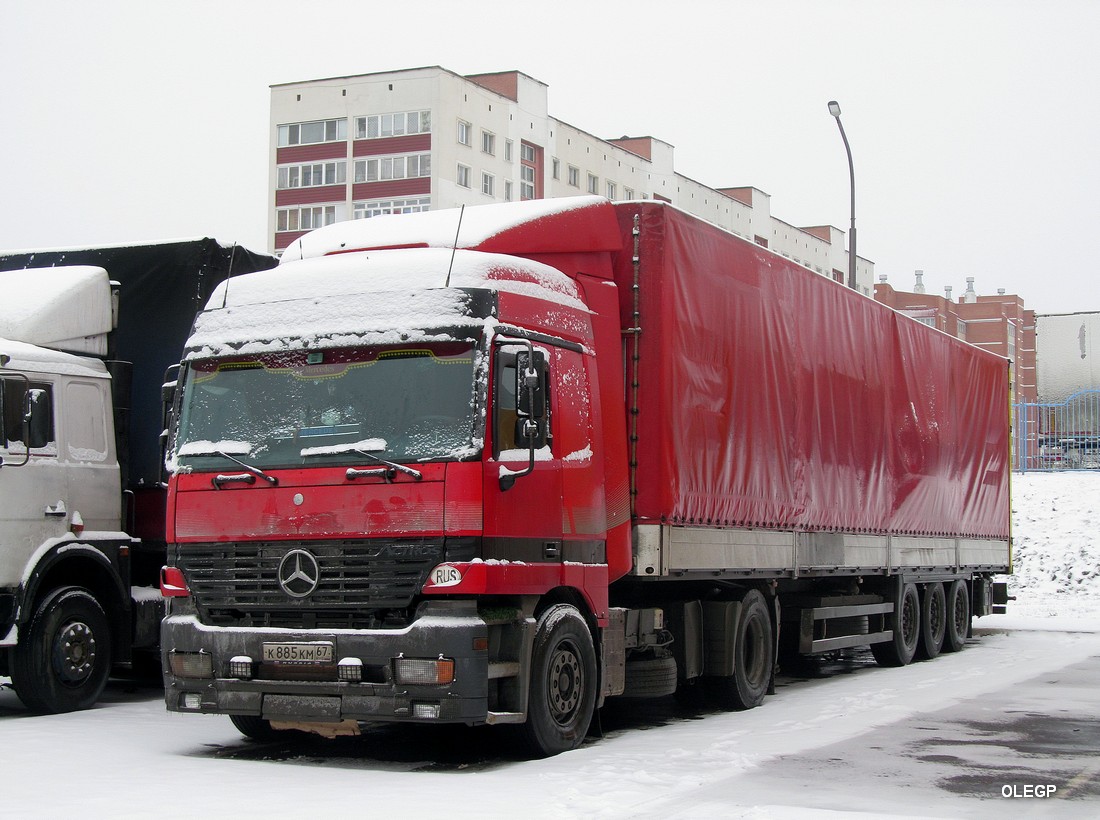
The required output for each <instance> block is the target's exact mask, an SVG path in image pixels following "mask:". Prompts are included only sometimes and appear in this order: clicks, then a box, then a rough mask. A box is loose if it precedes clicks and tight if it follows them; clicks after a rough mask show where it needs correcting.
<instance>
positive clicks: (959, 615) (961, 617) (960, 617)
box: [953, 592, 970, 638]
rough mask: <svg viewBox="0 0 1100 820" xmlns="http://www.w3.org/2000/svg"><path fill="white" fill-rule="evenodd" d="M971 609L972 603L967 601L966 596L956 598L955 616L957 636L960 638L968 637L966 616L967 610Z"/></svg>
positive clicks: (961, 595)
mask: <svg viewBox="0 0 1100 820" xmlns="http://www.w3.org/2000/svg"><path fill="white" fill-rule="evenodd" d="M969 608H970V602H969V601H967V600H966V596H965V595H963V594H961V592H960V594H958V595H956V596H955V612H954V614H953V617H954V620H955V634H956V635H957V636H958V637H960V638H965V637H966V615H967V610H968V609H969Z"/></svg>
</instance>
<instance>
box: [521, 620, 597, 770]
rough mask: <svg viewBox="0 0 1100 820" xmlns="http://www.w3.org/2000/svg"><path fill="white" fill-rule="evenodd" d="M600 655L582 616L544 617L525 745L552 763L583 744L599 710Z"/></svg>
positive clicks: (533, 670)
mask: <svg viewBox="0 0 1100 820" xmlns="http://www.w3.org/2000/svg"><path fill="white" fill-rule="evenodd" d="M596 687H597V681H596V649H595V647H594V645H593V642H592V633H591V632H590V631H589V629H588V624H587V623H585V620H584V618H583V617H581V613H580V612H579V611H577V608H576V607H573V606H570V605H568V604H555V605H554V606H551V607H550V608H549V609H547V610H546V611H545V612H543V613H542V615H541V616H539V619H538V624H537V625H536V627H535V641H534V646H533V648H532V651H531V688H530V696H529V698H528V701H527V721H526V723H524V724H523V725H522V726H521V727H520V742H521V743H522V745H523V747H524V751H525V752H526V753H527V754H528V755H529V756H531V757H550V756H551V755H556V754H558V753H560V752H565V751H568V750H570V749H575V748H577V747H578V746H580V745H581V743H582V742H583V741H584V737H585V735H586V734H587V732H588V724H589V723H591V721H592V713H593V711H594V710H595V704H596Z"/></svg>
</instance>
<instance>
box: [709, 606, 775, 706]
mask: <svg viewBox="0 0 1100 820" xmlns="http://www.w3.org/2000/svg"><path fill="white" fill-rule="evenodd" d="M731 638H732V640H733V674H732V675H729V676H727V677H720V678H717V679H716V680H715V684H716V686H715V689H716V695H717V699H718V703H719V705H720V706H722V707H723V708H725V709H735V710H743V709H752V708H754V707H756V706H759V705H760V704H761V703H763V702H764V696H765V695H767V694H768V687H769V686H770V684H771V678H772V671H773V667H774V666H775V636H774V634H773V633H772V619H771V614H770V613H769V612H768V605H767V604H766V603H765V602H764V596H763V595H761V594H760V592H759V591H758V590H755V589H754V590H751V591H750V592H749V593H748V594H747V595H746V596H745V598H744V600H743V601H742V602H741V617H740V618H739V619H738V621H737V626H736V627H735V629H734V634H733V635H732V636H731Z"/></svg>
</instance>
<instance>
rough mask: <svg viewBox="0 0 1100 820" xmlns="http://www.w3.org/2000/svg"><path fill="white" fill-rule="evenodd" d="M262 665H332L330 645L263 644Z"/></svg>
mask: <svg viewBox="0 0 1100 820" xmlns="http://www.w3.org/2000/svg"><path fill="white" fill-rule="evenodd" d="M264 663H332V644H330V643H265V644H264Z"/></svg>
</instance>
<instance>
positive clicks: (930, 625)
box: [916, 584, 947, 660]
mask: <svg viewBox="0 0 1100 820" xmlns="http://www.w3.org/2000/svg"><path fill="white" fill-rule="evenodd" d="M946 628H947V602H946V596H944V593H943V584H925V585H924V589H923V591H922V592H921V596H920V640H918V641H917V653H916V656H917V657H918V658H920V659H921V660H930V659H932V658H934V657H936V656H937V655H939V654H940V650H941V649H942V648H943V635H944V631H945V630H946Z"/></svg>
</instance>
